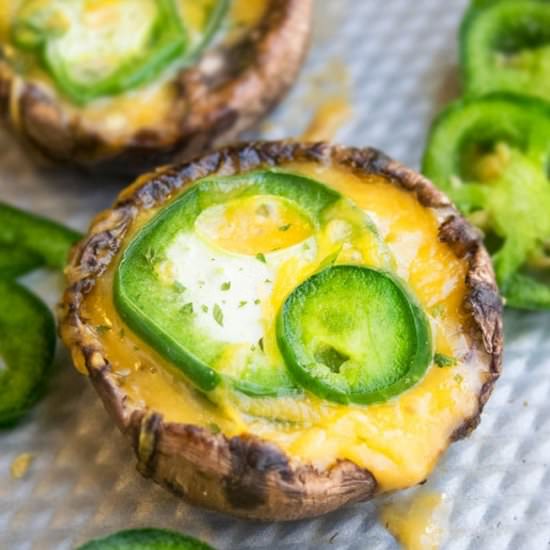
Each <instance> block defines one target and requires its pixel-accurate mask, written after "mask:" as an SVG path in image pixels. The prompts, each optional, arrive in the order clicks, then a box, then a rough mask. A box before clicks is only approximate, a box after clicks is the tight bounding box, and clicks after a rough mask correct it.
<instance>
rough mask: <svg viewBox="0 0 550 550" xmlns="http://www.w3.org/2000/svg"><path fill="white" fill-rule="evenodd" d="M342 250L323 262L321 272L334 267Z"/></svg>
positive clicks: (330, 255) (320, 267)
mask: <svg viewBox="0 0 550 550" xmlns="http://www.w3.org/2000/svg"><path fill="white" fill-rule="evenodd" d="M341 250H342V249H341V248H340V249H338V250H337V251H336V252H333V253H332V254H329V255H328V256H327V257H326V258H324V259H323V261H322V262H321V263H320V264H319V270H321V269H325V268H326V267H330V266H331V265H334V262H335V261H336V258H338V256H339V255H340V251H341Z"/></svg>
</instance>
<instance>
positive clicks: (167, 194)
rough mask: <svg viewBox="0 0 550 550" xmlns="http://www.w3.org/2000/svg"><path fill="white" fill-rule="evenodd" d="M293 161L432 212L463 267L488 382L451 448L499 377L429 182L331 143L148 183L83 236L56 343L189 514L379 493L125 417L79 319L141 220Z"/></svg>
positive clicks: (483, 264) (458, 222)
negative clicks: (398, 192) (391, 189)
mask: <svg viewBox="0 0 550 550" xmlns="http://www.w3.org/2000/svg"><path fill="white" fill-rule="evenodd" d="M296 161H298V162H299V161H303V162H314V163H319V164H324V165H333V166H334V165H336V166H340V167H344V168H347V169H349V170H351V171H352V172H354V173H356V174H357V175H360V176H361V175H363V176H364V175H367V174H379V175H382V176H384V177H385V178H387V179H389V180H390V181H391V182H393V184H395V185H397V186H399V187H401V188H403V189H406V190H407V191H408V192H410V193H414V194H415V196H416V197H417V199H418V200H419V201H420V203H421V204H422V205H424V206H425V207H429V208H432V209H434V210H435V212H436V214H437V217H438V219H439V220H440V227H439V235H440V239H441V240H442V241H443V242H446V243H448V245H449V246H450V248H451V249H452V250H453V252H454V254H455V255H456V256H457V257H458V258H465V259H466V260H467V262H468V264H469V271H468V274H467V280H466V285H467V288H468V294H467V296H466V298H465V301H464V308H465V310H466V311H467V312H468V313H469V317H470V319H471V323H470V331H471V336H472V341H473V343H474V345H475V346H478V348H479V350H482V351H484V352H485V353H486V356H487V361H488V362H489V363H490V379H489V380H488V381H487V382H486V383H485V384H484V386H483V387H482V390H481V392H480V395H479V409H478V411H477V413H476V414H475V415H473V416H472V417H471V418H468V419H466V421H465V422H464V423H463V425H462V426H461V427H459V428H458V429H457V430H456V431H455V432H454V434H452V436H451V438H450V440H451V441H454V440H457V439H460V438H463V437H465V436H466V435H468V434H469V433H470V432H471V431H472V430H473V429H474V428H475V427H476V426H477V424H478V423H479V418H480V414H481V411H482V409H483V406H484V404H485V403H486V401H487V399H488V397H489V395H490V393H491V390H492V388H493V385H494V383H495V381H496V379H497V378H498V376H499V373H500V369H501V353H502V345H503V341H502V319H501V313H502V303H501V298H500V296H499V294H498V290H497V287H496V284H495V279H494V274H493V270H492V267H491V262H490V258H489V256H488V254H487V252H486V250H485V249H484V247H483V245H482V242H481V238H480V235H479V234H478V232H477V231H476V230H474V229H473V228H472V227H471V226H470V225H469V224H468V223H467V222H466V221H465V220H464V219H463V218H462V217H461V216H460V215H459V213H458V212H457V210H456V209H455V208H454V207H453V206H452V205H451V204H450V202H449V200H448V199H447V198H446V197H445V196H444V195H443V194H442V193H441V192H440V191H438V190H437V189H436V188H435V187H434V186H433V185H432V184H431V183H430V182H429V181H428V180H426V179H425V178H424V177H423V176H421V175H419V174H417V173H415V172H413V171H412V170H410V169H408V168H406V167H404V166H402V165H401V164H399V163H398V162H395V161H393V160H391V159H389V158H388V157H387V156H385V155H384V154H382V153H380V152H378V151H376V150H374V149H356V148H345V147H338V146H330V145H328V144H326V143H316V144H302V143H295V142H260V143H250V144H243V145H238V146H234V147H230V148H226V149H223V150H221V151H219V152H215V153H212V154H209V155H208V156H204V157H202V158H200V159H198V160H196V161H194V162H189V163H187V164H182V165H179V166H173V167H167V168H163V169H159V170H157V171H156V172H154V173H152V174H148V175H146V176H143V177H142V178H140V179H139V180H138V181H137V182H136V183H135V184H134V185H133V186H131V187H130V188H128V189H126V190H125V191H123V192H122V193H121V194H120V196H119V198H118V200H117V202H116V204H115V205H114V207H113V208H112V209H111V210H106V211H105V212H103V213H102V214H100V215H99V216H98V217H97V218H96V219H95V221H94V222H93V223H92V226H91V229H90V231H89V233H88V236H87V237H86V238H85V239H84V240H83V241H82V242H81V243H80V244H78V245H77V246H76V248H75V249H74V250H73V253H72V258H71V261H70V265H69V266H68V268H67V270H66V276H67V281H68V286H67V290H66V292H65V295H64V300H63V304H62V305H61V308H60V317H61V335H62V337H63V339H64V341H65V343H66V344H67V346H68V347H69V348H70V350H71V351H72V354H73V359H74V361H75V363H77V364H80V365H85V367H86V369H87V371H88V372H89V375H90V378H91V380H92V382H93V384H94V386H95V388H96V390H97V392H98V393H99V395H100V396H101V398H102V399H103V402H104V404H105V407H106V408H107V409H108V411H109V412H110V414H111V416H112V417H113V418H114V419H115V421H116V423H117V424H118V426H119V428H120V429H121V430H122V432H123V433H125V434H127V435H128V436H129V437H130V438H131V439H132V441H133V446H134V449H135V452H136V455H137V457H138V469H139V471H140V472H141V473H142V474H143V475H145V476H146V477H151V478H153V479H154V480H155V481H157V482H158V483H160V484H161V485H163V486H165V487H167V488H168V489H170V490H171V491H172V492H174V493H176V494H178V495H181V496H182V497H184V498H185V499H186V500H188V501H190V502H192V503H194V504H198V505H201V506H205V507H208V508H211V509H214V510H219V511H224V512H228V513H231V514H234V515H237V516H242V517H246V518H258V519H272V520H273V519H277V520H289V519H296V518H304V517H310V516H315V515H319V514H323V513H325V512H328V511H330V510H333V509H335V508H338V507H340V506H342V505H343V504H345V503H349V502H357V501H361V500H366V499H369V498H371V497H372V496H373V495H375V493H376V490H377V482H376V480H375V479H374V477H373V475H372V474H371V473H370V472H369V471H368V470H366V469H363V468H360V467H359V466H357V465H355V464H354V463H352V462H350V461H347V460H341V461H337V462H336V463H335V464H333V465H332V466H331V467H330V468H327V469H324V470H319V469H316V468H314V467H313V466H311V465H296V464H295V463H294V462H292V461H291V460H290V459H289V457H287V456H286V455H285V454H284V453H283V452H282V451H281V450H280V449H278V448H277V447H276V446H275V445H273V444H271V443H268V442H266V441H264V440H262V439H260V438H258V437H256V436H253V435H241V436H236V437H232V438H227V437H225V436H224V435H223V434H213V433H211V432H210V431H209V430H207V429H204V428H201V427H197V426H192V425H184V424H177V423H169V422H164V421H163V418H162V415H161V414H159V413H157V412H155V411H144V410H137V409H136V408H132V406H131V405H130V404H129V403H128V402H127V398H126V396H125V395H124V393H123V392H122V391H121V390H120V388H118V387H117V384H116V382H115V381H114V379H113V377H112V375H111V367H110V364H109V358H108V352H107V351H106V350H104V349H103V347H102V345H101V343H100V342H99V341H98V339H97V336H96V335H95V333H94V331H93V330H89V327H87V326H86V319H83V318H82V317H81V304H82V303H83V300H84V298H85V296H86V294H88V293H89V292H90V291H91V290H92V288H93V287H94V284H95V281H96V279H97V278H98V277H101V275H102V274H103V273H104V272H105V270H106V269H107V268H108V267H109V265H110V263H111V261H112V260H113V258H114V257H115V256H116V254H117V252H118V250H119V248H120V246H121V242H122V240H123V238H124V235H125V233H126V231H127V230H128V228H129V227H130V225H131V224H132V222H133V220H134V219H135V217H136V215H137V214H138V212H139V211H140V210H141V209H149V208H155V207H158V206H159V205H162V204H163V203H164V202H165V201H167V200H169V199H170V198H172V197H173V196H174V195H175V194H178V193H181V191H182V189H183V188H184V187H185V186H188V185H189V184H190V183H192V182H193V181H195V180H198V179H200V178H204V177H206V176H210V175H214V174H216V175H233V174H237V173H242V172H246V171H249V170H253V169H257V168H259V167H270V166H278V165H281V164H283V165H284V164H285V163H289V162H296Z"/></svg>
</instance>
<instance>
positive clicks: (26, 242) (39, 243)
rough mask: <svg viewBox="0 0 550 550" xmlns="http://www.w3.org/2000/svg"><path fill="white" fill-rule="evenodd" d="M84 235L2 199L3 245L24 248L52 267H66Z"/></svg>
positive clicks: (0, 241)
mask: <svg viewBox="0 0 550 550" xmlns="http://www.w3.org/2000/svg"><path fill="white" fill-rule="evenodd" d="M80 238H81V235H80V234H79V233H77V232H76V231H73V230H72V229H68V228H66V227H63V226H62V225H59V224H57V223H55V222H53V221H51V220H48V219H46V218H43V217H40V216H36V215H34V214H30V213H28V212H24V211H23V210H19V209H17V208H14V207H12V206H8V205H7V204H5V203H2V202H0V245H2V246H4V247H12V248H15V249H24V250H25V251H26V252H27V253H28V254H34V255H37V256H39V257H40V258H42V259H43V261H44V263H45V264H46V265H47V266H48V267H51V268H54V269H63V268H64V267H65V264H66V263H67V257H68V254H69V250H70V248H71V246H72V245H73V244H74V243H75V242H76V241H77V240H78V239H80ZM13 253H14V254H16V252H13ZM22 254H24V252H20V255H22Z"/></svg>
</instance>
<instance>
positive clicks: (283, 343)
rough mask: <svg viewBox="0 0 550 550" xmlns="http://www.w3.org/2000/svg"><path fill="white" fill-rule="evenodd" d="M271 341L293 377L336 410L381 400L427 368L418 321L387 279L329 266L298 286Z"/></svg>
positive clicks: (396, 284)
mask: <svg viewBox="0 0 550 550" xmlns="http://www.w3.org/2000/svg"><path fill="white" fill-rule="evenodd" d="M277 337H278V342H279V346H280V348H281V351H282V353H283V355H284V357H285V359H286V361H287V365H288V368H289V369H290V370H291V372H292V374H293V375H294V377H295V378H296V379H297V380H298V381H299V382H300V383H301V385H302V386H304V387H305V388H306V389H308V390H310V391H311V392H312V393H314V394H316V395H318V396H319V397H322V398H325V399H328V400H331V401H336V402H340V403H349V402H352V403H361V404H368V403H374V402H379V401H386V400H387V399H389V398H390V397H392V396H394V395H397V394H399V393H402V392H403V391H404V390H406V389H407V388H409V387H411V386H412V385H413V384H415V383H416V382H417V381H418V380H419V379H420V378H421V377H422V376H423V374H424V372H425V371H426V369H427V367H428V365H429V364H430V362H431V358H432V350H431V334H430V327H429V324H428V321H427V318H426V316H425V315H424V313H423V312H422V311H421V309H420V308H419V307H418V306H417V305H416V304H415V303H414V300H413V298H412V297H411V296H410V295H409V293H408V292H407V291H406V289H405V287H404V286H403V284H402V283H401V282H400V281H398V280H397V278H395V277H394V276H393V275H390V274H388V273H385V272H383V271H378V270H376V269H372V268H368V267H363V266H357V265H336V266H332V267H329V268H327V269H325V270H323V271H321V272H320V273H317V274H316V275H314V276H313V277H311V278H309V279H308V280H306V281H305V282H304V283H302V284H301V285H300V286H298V287H297V288H296V289H295V290H294V291H293V292H292V293H291V294H290V296H289V297H288V298H287V300H286V301H285V303H284V305H283V307H282V309H281V312H280V314H279V318H278V325H277Z"/></svg>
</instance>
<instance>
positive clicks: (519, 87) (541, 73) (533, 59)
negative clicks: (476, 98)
mask: <svg viewBox="0 0 550 550" xmlns="http://www.w3.org/2000/svg"><path fill="white" fill-rule="evenodd" d="M461 52H462V68H463V76H464V84H465V87H466V93H467V94H469V95H482V94H486V93H489V92H496V91H503V92H516V93H520V94H526V95H533V96H538V97H540V98H543V99H546V100H550V3H549V2H547V1H545V0H498V1H492V2H474V3H473V5H472V7H471V8H470V10H469V11H468V13H467V15H466V17H465V19H464V22H463V24H462V29H461Z"/></svg>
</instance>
